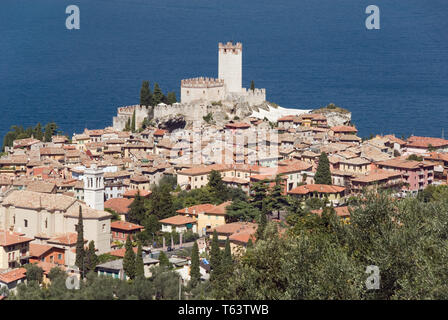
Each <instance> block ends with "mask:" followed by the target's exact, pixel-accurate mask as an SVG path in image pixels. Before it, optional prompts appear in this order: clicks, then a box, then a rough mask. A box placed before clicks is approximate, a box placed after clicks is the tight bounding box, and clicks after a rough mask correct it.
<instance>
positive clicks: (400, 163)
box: [377, 158, 434, 170]
mask: <svg viewBox="0 0 448 320" xmlns="http://www.w3.org/2000/svg"><path fill="white" fill-rule="evenodd" d="M377 164H378V166H384V167H392V168H399V169H411V170H412V169H418V168H420V167H431V166H434V163H432V162H427V161H414V160H406V159H401V158H395V159H390V160H386V161H381V162H378V163H377Z"/></svg>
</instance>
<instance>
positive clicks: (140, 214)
mask: <svg viewBox="0 0 448 320" xmlns="http://www.w3.org/2000/svg"><path fill="white" fill-rule="evenodd" d="M145 213H146V208H145V199H144V198H143V197H142V196H141V195H140V191H137V195H136V196H135V198H134V201H132V203H131V204H130V205H129V213H128V221H129V222H132V223H136V224H142V222H143V221H144V220H145V217H146V214H145Z"/></svg>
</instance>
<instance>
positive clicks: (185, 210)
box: [176, 203, 214, 216]
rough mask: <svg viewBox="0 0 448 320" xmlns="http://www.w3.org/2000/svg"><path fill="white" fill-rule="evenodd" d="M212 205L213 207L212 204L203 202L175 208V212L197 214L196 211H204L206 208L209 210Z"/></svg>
mask: <svg viewBox="0 0 448 320" xmlns="http://www.w3.org/2000/svg"><path fill="white" fill-rule="evenodd" d="M213 207H214V205H213V204H210V203H205V204H198V205H195V206H191V207H187V208H183V209H180V210H177V211H176V212H177V213H179V214H190V215H194V216H197V215H198V213H202V212H206V211H207V210H210V209H212V208H213Z"/></svg>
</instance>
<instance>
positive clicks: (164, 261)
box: [159, 251, 171, 268]
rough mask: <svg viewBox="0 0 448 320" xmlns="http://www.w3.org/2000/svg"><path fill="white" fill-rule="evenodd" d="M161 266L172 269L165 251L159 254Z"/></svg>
mask: <svg viewBox="0 0 448 320" xmlns="http://www.w3.org/2000/svg"><path fill="white" fill-rule="evenodd" d="M159 265H160V266H162V267H168V268H171V263H170V260H169V259H168V257H167V256H166V254H165V252H163V251H161V252H160V254H159Z"/></svg>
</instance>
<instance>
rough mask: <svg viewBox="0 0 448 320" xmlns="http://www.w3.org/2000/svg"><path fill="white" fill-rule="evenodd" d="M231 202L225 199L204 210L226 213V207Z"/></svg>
mask: <svg viewBox="0 0 448 320" xmlns="http://www.w3.org/2000/svg"><path fill="white" fill-rule="evenodd" d="M231 203H232V201H226V202H224V203H221V204H220V205H218V206H214V207H213V208H210V209H208V210H207V211H205V213H207V214H213V215H225V214H226V208H227V206H229V205H230V204H231Z"/></svg>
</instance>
